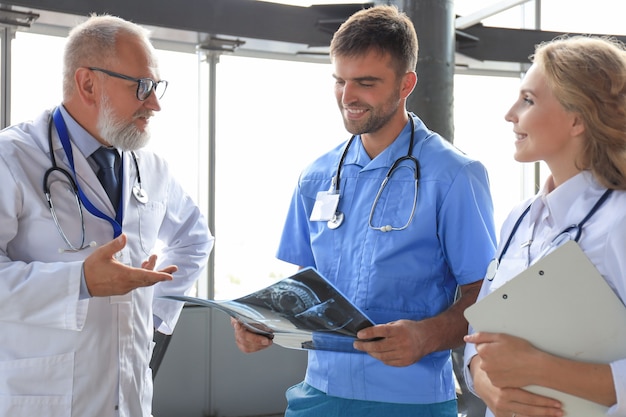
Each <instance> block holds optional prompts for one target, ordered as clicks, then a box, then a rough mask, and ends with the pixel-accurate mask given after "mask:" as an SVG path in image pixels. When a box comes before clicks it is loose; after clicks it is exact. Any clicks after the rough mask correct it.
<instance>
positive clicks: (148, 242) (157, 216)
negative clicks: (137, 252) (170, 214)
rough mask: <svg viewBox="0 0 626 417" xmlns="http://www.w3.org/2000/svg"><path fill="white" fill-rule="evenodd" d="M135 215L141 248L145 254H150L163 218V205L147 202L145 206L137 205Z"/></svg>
mask: <svg viewBox="0 0 626 417" xmlns="http://www.w3.org/2000/svg"><path fill="white" fill-rule="evenodd" d="M137 214H138V216H139V219H138V224H139V238H140V239H141V246H142V248H143V250H144V251H145V252H146V253H152V250H153V248H154V246H155V244H156V241H157V237H158V233H159V230H160V228H161V227H160V226H161V223H162V222H163V217H164V216H165V204H164V203H162V202H160V201H148V202H147V203H146V204H139V205H138V207H137Z"/></svg>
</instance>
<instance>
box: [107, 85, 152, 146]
mask: <svg viewBox="0 0 626 417" xmlns="http://www.w3.org/2000/svg"><path fill="white" fill-rule="evenodd" d="M97 129H98V132H99V133H100V136H101V137H102V138H103V139H104V140H106V141H107V142H109V144H110V145H111V146H113V147H114V148H117V149H120V150H122V151H136V150H138V149H141V148H143V147H144V146H146V145H147V144H148V141H149V140H150V130H149V129H146V130H145V131H143V132H142V131H140V130H139V129H137V128H136V127H135V125H134V124H132V123H129V124H124V123H123V122H121V121H119V120H116V119H115V115H114V114H113V109H112V107H111V105H110V104H109V101H108V97H106V96H104V97H103V98H102V102H101V107H100V114H99V115H98V125H97Z"/></svg>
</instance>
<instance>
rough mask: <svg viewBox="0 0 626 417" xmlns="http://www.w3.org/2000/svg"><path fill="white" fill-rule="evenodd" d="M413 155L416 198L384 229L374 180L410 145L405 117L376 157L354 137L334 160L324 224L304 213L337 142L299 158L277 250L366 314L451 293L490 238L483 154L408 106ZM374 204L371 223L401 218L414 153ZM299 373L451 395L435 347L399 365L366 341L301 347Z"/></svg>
mask: <svg viewBox="0 0 626 417" xmlns="http://www.w3.org/2000/svg"><path fill="white" fill-rule="evenodd" d="M410 117H412V118H413V121H414V123H415V132H414V135H415V136H414V142H415V145H414V150H413V155H414V156H415V157H416V158H417V159H418V160H419V162H420V166H421V179H420V182H419V190H418V199H417V201H418V202H417V208H416V211H415V216H414V218H413V220H412V222H411V223H410V225H409V227H408V228H406V229H405V230H401V231H391V232H381V231H379V230H373V229H371V228H370V227H369V226H368V220H369V216H370V210H371V208H372V204H373V202H374V199H375V196H376V194H377V192H378V190H379V187H380V184H381V182H382V181H383V179H384V178H385V175H386V174H387V171H388V170H389V168H390V167H391V165H392V164H393V163H394V162H395V161H396V159H398V158H400V157H403V156H405V155H406V154H407V152H408V148H409V140H410V136H411V132H410V129H411V124H410V123H407V126H406V127H405V128H404V129H403V131H402V132H401V133H400V135H399V136H398V137H397V138H396V140H395V141H394V142H393V143H392V144H391V145H390V146H389V147H388V148H387V149H385V150H384V151H383V152H382V153H381V154H379V155H378V156H377V157H376V158H374V159H373V160H372V159H370V157H369V156H368V155H367V153H366V152H365V149H364V148H363V145H362V143H361V140H360V137H359V136H357V137H356V138H355V140H354V141H353V143H352V145H351V146H350V149H349V152H348V154H347V155H346V158H345V161H344V164H343V168H342V170H341V174H340V179H341V184H340V191H341V198H340V201H339V210H340V211H341V212H343V213H344V215H345V220H344V222H343V224H342V225H341V226H340V227H339V228H337V229H335V230H331V229H329V228H328V227H327V225H326V222H325V221H310V220H309V217H310V215H311V211H312V209H313V205H314V204H315V199H316V196H317V193H318V192H319V191H327V190H328V189H329V188H330V185H331V179H332V177H333V176H334V175H335V174H336V170H337V166H338V164H339V160H340V158H341V154H342V152H343V150H344V148H345V143H344V144H342V145H340V146H338V147H337V148H335V149H333V150H332V151H330V152H328V153H327V154H325V155H323V156H321V157H320V158H319V159H317V160H316V161H314V162H313V163H312V164H311V165H310V166H309V167H308V168H306V169H305V170H304V171H303V173H302V174H301V177H300V179H299V182H298V186H297V188H296V190H295V192H294V195H293V199H292V202H291V206H290V208H289V212H288V215H287V218H286V223H285V227H284V230H283V234H282V238H281V242H280V245H279V249H278V253H277V257H278V258H279V259H281V260H283V261H286V262H289V263H293V264H295V265H300V266H313V267H315V268H317V269H318V270H319V271H320V272H321V273H322V274H323V275H324V276H325V277H326V278H328V279H329V280H330V281H331V282H332V283H333V284H334V285H335V286H337V288H338V289H339V290H340V291H341V292H342V293H343V294H344V295H346V296H347V297H348V298H349V299H350V300H352V301H353V302H354V303H355V304H356V305H357V306H358V307H359V308H360V309H361V310H362V311H363V312H364V313H365V314H366V315H367V316H369V317H370V318H371V319H372V320H373V321H374V322H375V323H377V324H381V323H388V322H391V321H394V320H400V319H409V320H422V319H425V318H428V317H432V316H435V315H437V314H439V313H441V312H443V311H444V310H446V309H447V308H448V307H450V306H451V305H452V303H453V301H454V296H455V291H456V288H457V285H465V284H469V283H472V282H475V281H478V280H480V279H482V278H483V276H484V273H485V270H486V267H487V264H488V263H489V261H490V260H491V259H492V258H493V255H494V250H495V241H496V239H495V229H494V223H493V204H492V200H491V194H490V190H489V180H488V176H487V172H486V169H485V168H484V166H483V165H482V164H481V163H479V162H477V161H474V160H472V159H470V158H468V157H467V156H465V155H464V154H463V153H461V152H460V151H459V150H457V149H456V148H455V147H454V146H452V145H451V144H450V143H449V142H447V141H446V140H444V139H443V138H441V137H440V136H439V135H437V134H436V133H434V132H432V131H430V130H428V129H427V128H426V126H425V125H424V123H423V122H422V121H421V120H420V119H419V118H418V117H417V116H415V115H414V114H410ZM402 166H403V168H400V169H397V170H396V171H395V172H394V174H393V176H392V177H391V179H390V181H389V183H388V184H387V187H386V189H385V191H384V193H383V194H382V195H381V196H380V200H379V202H378V204H377V206H376V211H375V213H374V216H373V219H372V225H373V226H375V227H379V226H383V225H386V224H390V225H392V226H394V227H402V226H404V225H405V224H406V222H407V220H408V219H409V216H410V213H411V208H412V206H413V196H414V172H415V168H414V164H413V163H412V162H411V161H404V162H402ZM308 358H309V359H308V367H307V373H306V378H305V381H306V382H307V383H308V384H310V385H312V386H313V387H315V388H317V389H319V390H321V391H323V392H326V393H327V394H328V395H332V396H337V397H342V398H350V399H359V400H369V401H382V402H396V403H408V404H430V403H437V402H443V401H448V400H451V399H454V398H455V397H456V395H455V386H454V378H453V371H452V362H451V352H450V351H449V350H446V351H440V352H434V353H431V354H430V355H427V356H426V357H424V358H422V360H420V361H419V362H417V363H415V364H413V365H410V366H407V367H392V366H387V365H385V364H383V363H382V362H380V361H379V360H376V359H374V358H372V357H371V356H369V355H367V354H363V353H337V352H327V351H309V357H308Z"/></svg>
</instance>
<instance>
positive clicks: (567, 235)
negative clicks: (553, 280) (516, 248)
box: [485, 189, 613, 281]
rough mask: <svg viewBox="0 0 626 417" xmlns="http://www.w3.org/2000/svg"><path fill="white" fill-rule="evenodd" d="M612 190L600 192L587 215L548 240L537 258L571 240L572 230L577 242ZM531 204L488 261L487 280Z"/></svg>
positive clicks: (494, 272)
mask: <svg viewBox="0 0 626 417" xmlns="http://www.w3.org/2000/svg"><path fill="white" fill-rule="evenodd" d="M612 192H613V190H612V189H607V190H606V191H605V192H604V193H603V194H602V196H600V198H599V199H598V201H596V204H594V205H593V207H592V208H591V210H589V213H587V215H586V216H585V217H584V218H583V219H582V220H581V221H580V223H578V224H572V225H570V226H567V227H566V228H565V229H563V230H562V231H561V233H559V234H558V235H557V236H556V237H555V238H554V239H552V242H550V246H548V248H546V250H545V251H544V252H545V253H542V254H541V255H540V256H539V258H541V257H542V256H544V255H545V254H547V252H549V251H550V250H551V249H553V248H556V247H558V246H560V245H561V243H563V242H564V241H565V240H572V232H574V231H576V232H575V233H574V234H573V236H574V239H573V240H574V242H578V240H580V236H581V234H582V231H583V225H584V224H585V223H587V220H589V219H590V218H591V216H593V215H594V214H595V213H596V211H598V209H599V208H600V206H601V205H602V204H603V203H604V202H605V201H606V199H607V198H609V196H610V195H611V193H612ZM531 206H532V204H530V205H529V206H528V207H526V209H524V211H523V212H522V214H521V215H520V216H519V218H518V219H517V221H516V222H515V224H514V225H513V229H512V230H511V233H510V234H509V237H508V239H507V240H506V243H505V244H504V246H503V247H502V251H501V252H500V256H498V258H497V259H493V260H492V261H491V262H490V263H489V266H488V267H487V273H486V274H485V278H486V279H487V280H489V281H492V280H493V279H494V278H495V276H496V273H497V272H498V267H499V266H500V262H501V261H502V257H503V256H504V254H505V253H506V251H507V250H508V249H509V246H510V244H511V241H512V240H513V237H514V236H515V233H516V232H517V229H518V228H519V227H520V225H521V224H522V220H523V219H524V217H525V216H526V215H527V214H528V212H529V211H530V208H531ZM528 244H530V242H528Z"/></svg>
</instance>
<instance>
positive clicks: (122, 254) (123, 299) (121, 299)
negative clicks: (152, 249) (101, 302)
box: [109, 247, 132, 304]
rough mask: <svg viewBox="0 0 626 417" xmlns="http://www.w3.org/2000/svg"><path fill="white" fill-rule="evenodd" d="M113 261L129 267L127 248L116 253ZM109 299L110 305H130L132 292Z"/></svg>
mask: <svg viewBox="0 0 626 417" xmlns="http://www.w3.org/2000/svg"><path fill="white" fill-rule="evenodd" d="M115 259H116V260H117V261H118V262H120V263H123V264H124V265H128V266H130V265H131V262H130V251H129V249H128V247H125V248H124V249H122V250H121V251H119V252H117V253H116V254H115ZM109 298H110V302H111V304H119V303H130V301H131V299H132V291H129V292H127V293H126V294H123V295H112V296H110V297H109Z"/></svg>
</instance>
